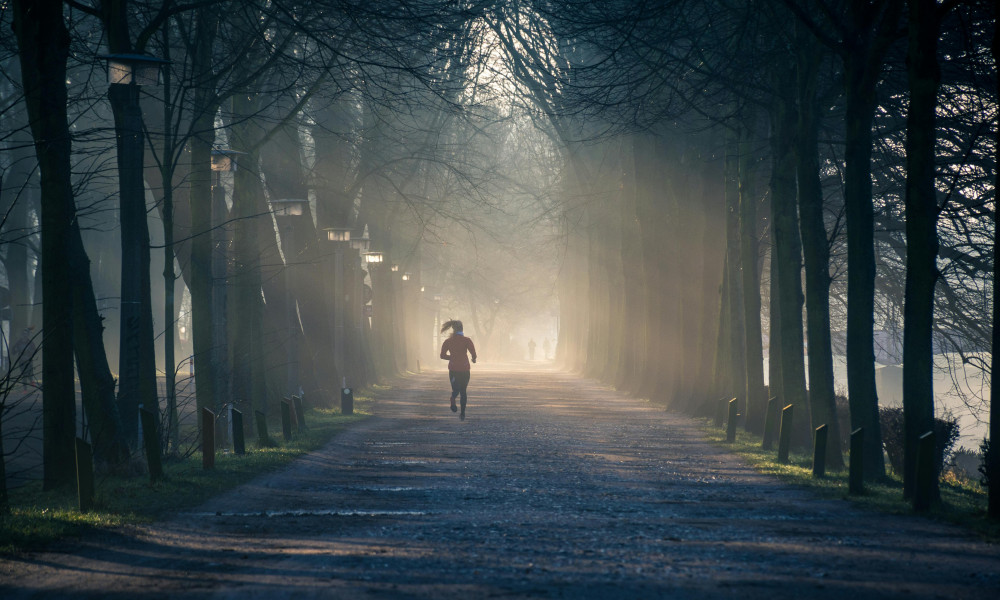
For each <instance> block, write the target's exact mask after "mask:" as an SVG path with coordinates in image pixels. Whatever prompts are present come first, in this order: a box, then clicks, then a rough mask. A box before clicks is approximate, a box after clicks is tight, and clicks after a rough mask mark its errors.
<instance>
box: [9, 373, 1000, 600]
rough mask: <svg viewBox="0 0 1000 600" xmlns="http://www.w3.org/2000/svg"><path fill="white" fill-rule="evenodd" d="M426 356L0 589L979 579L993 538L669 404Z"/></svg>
mask: <svg viewBox="0 0 1000 600" xmlns="http://www.w3.org/2000/svg"><path fill="white" fill-rule="evenodd" d="M469 391H470V400H469V412H468V417H467V419H466V420H465V421H460V420H459V419H458V416H457V415H456V414H455V413H452V412H451V411H450V409H449V405H448V384H447V376H446V374H445V373H443V372H436V373H425V374H423V375H419V376H412V377H409V378H406V379H403V380H401V381H399V382H398V383H397V386H396V387H395V388H394V390H393V391H392V392H391V393H388V394H386V397H384V398H382V399H380V400H379V401H378V402H377V403H376V406H375V412H376V417H375V418H372V419H369V420H367V421H365V422H363V423H361V424H359V425H358V426H356V427H354V428H353V429H351V430H350V431H348V432H345V433H343V434H341V435H339V436H338V437H336V438H335V439H333V440H332V441H331V443H330V444H328V445H327V446H326V447H325V448H323V449H322V450H321V451H319V452H316V453H314V454H311V455H309V456H306V457H304V458H302V459H300V460H298V461H296V462H295V463H293V464H292V465H291V466H289V467H288V468H287V469H285V470H283V471H280V472H277V473H273V474H269V475H266V476H263V477H260V478H258V479H257V480H255V481H253V482H251V483H249V484H247V485H245V486H242V487H240V488H238V489H236V490H234V491H232V492H230V493H227V494H225V495H223V496H219V497H217V498H215V499H213V500H212V501H210V502H208V503H207V504H205V505H204V506H202V507H200V508H198V509H197V510H194V511H190V512H185V513H179V514H177V515H175V516H174V517H173V518H171V519H170V520H167V521H163V522H160V523H157V524H155V525H152V526H148V527H138V528H130V529H126V530H121V531H116V532H113V533H109V534H106V535H100V536H98V537H96V538H93V539H88V540H86V541H85V542H82V543H73V544H72V545H67V547H65V548H59V549H53V550H52V551H49V552H44V553H36V554H31V555H28V556H24V557H20V558H18V559H7V560H0V598H4V599H13V598H30V597H59V598H62V597H95V598H97V597H100V598H175V597H179V596H184V597H196V598H233V599H236V598H239V599H241V600H242V599H247V600H249V599H253V598H273V597H285V598H435V599H438V598H462V599H470V598H493V597H496V598H529V597H530V598H611V599H616V598H621V599H632V598H658V597H661V598H740V599H751V598H769V599H771V598H792V597H795V598H838V599H840V598H855V597H872V598H876V597H877V598H894V597H898V598H907V599H915V598H976V599H977V600H980V599H982V598H995V597H1000V596H997V593H998V592H1000V548H998V547H997V546H996V545H991V544H986V543H983V542H981V541H978V539H977V538H976V537H975V536H973V535H971V534H969V533H968V532H966V531H963V530H961V529H958V528H954V527H950V526H947V525H943V524H940V523H937V522H934V521H931V520H928V519H922V518H915V517H910V516H899V515H885V514H880V513H874V512H867V511H863V510H859V509H857V508H854V507H853V506H852V505H851V504H850V503H848V502H846V501H842V500H824V499H819V498H816V497H815V496H813V495H812V494H811V493H810V492H808V491H806V490H803V489H800V488H796V487H790V486H787V485H784V484H782V483H780V482H778V481H777V480H775V479H773V478H770V477H767V476H764V475H760V474H758V473H755V472H754V471H753V470H751V469H750V468H748V467H746V466H745V465H744V464H742V463H741V462H740V460H739V459H738V458H737V457H734V456H732V455H730V454H727V453H726V452H725V451H724V450H722V449H719V448H717V447H714V446H712V445H709V444H707V443H705V442H704V441H702V439H701V435H700V432H699V429H698V427H697V426H696V425H695V424H694V423H692V422H691V421H690V420H688V419H687V418H685V417H682V416H678V415H676V414H672V413H668V412H664V411H663V410H661V409H658V408H655V407H653V406H651V405H649V404H646V403H644V402H642V401H639V400H635V399H632V398H629V397H627V396H625V395H623V394H620V393H617V392H615V391H613V390H611V389H609V388H606V387H604V386H601V385H599V384H596V383H595V382H593V381H590V380H585V379H580V378H578V377H574V376H572V375H569V374H565V373H560V372H556V371H546V370H542V369H535V370H529V371H520V372H518V371H509V370H508V371H505V370H500V369H490V368H488V367H487V368H478V367H476V368H475V370H474V371H473V376H472V383H471V384H470V386H469Z"/></svg>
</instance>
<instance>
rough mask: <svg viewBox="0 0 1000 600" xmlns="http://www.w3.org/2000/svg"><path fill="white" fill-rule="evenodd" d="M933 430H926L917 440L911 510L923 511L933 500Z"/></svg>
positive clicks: (934, 475)
mask: <svg viewBox="0 0 1000 600" xmlns="http://www.w3.org/2000/svg"><path fill="white" fill-rule="evenodd" d="M934 437H935V436H934V432H933V431H928V432H927V433H925V434H923V435H922V436H920V438H918V441H917V479H916V487H915V488H914V490H913V510H915V511H918V512H924V511H928V510H930V509H931V502H933V500H934V494H933V489H934V478H935V477H937V473H935V471H936V470H937V469H936V468H935V467H936V465H935V464H934Z"/></svg>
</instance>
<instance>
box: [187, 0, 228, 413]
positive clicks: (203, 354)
mask: <svg viewBox="0 0 1000 600" xmlns="http://www.w3.org/2000/svg"><path fill="white" fill-rule="evenodd" d="M196 21H197V22H196V23H195V40H194V45H195V50H194V78H195V81H196V82H197V81H201V80H206V81H207V80H208V79H209V78H210V77H211V73H212V69H211V66H210V60H211V47H212V38H213V36H214V33H215V27H216V24H217V23H218V16H217V14H216V12H215V9H214V8H213V7H208V8H200V9H198V12H197V15H196ZM207 85H208V84H207V83H206V82H204V81H203V82H202V83H201V84H200V85H197V84H196V87H195V94H194V108H193V111H194V119H193V125H192V131H193V132H194V134H193V135H192V137H191V139H190V141H189V142H188V144H189V150H190V157H189V158H190V165H191V167H190V174H189V177H190V179H189V182H190V189H191V192H190V196H189V201H190V213H191V268H190V273H191V280H190V284H189V288H190V290H191V328H192V330H193V331H192V332H191V337H192V342H193V345H194V359H193V360H194V379H195V392H196V394H197V408H198V414H199V415H201V414H202V412H201V411H202V409H204V408H207V409H209V410H212V411H215V412H216V414H218V411H219V407H218V405H219V404H220V398H219V397H217V394H218V393H219V392H221V390H216V381H217V379H218V377H217V375H216V369H218V368H219V365H216V364H215V362H214V361H213V360H212V359H213V331H214V326H213V321H214V315H213V313H212V308H213V303H212V291H213V276H214V274H213V273H212V225H213V223H212V171H211V160H212V146H213V144H214V143H215V114H216V111H217V109H218V98H217V97H216V96H215V93H214V89H211V88H209V87H206V86H207ZM199 418H200V417H199ZM200 426H201V424H200V423H199V427H200Z"/></svg>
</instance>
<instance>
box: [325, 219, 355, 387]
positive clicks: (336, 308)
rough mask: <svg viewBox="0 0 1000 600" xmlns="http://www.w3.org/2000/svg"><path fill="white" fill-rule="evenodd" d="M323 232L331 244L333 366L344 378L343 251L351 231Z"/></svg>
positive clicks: (348, 242) (328, 230) (344, 292)
mask: <svg viewBox="0 0 1000 600" xmlns="http://www.w3.org/2000/svg"><path fill="white" fill-rule="evenodd" d="M324 231H326V239H327V240H328V241H330V242H333V366H334V368H335V369H336V371H337V373H339V374H340V375H341V376H344V377H346V374H347V368H346V367H347V365H346V364H345V361H344V335H345V333H346V332H345V329H344V312H345V310H344V307H345V306H346V305H347V294H346V290H345V289H344V249H345V248H346V247H348V246H349V245H350V242H351V230H350V228H348V227H331V228H329V229H325V230H324ZM351 385H353V386H355V387H357V382H352V383H351ZM345 387H346V386H345Z"/></svg>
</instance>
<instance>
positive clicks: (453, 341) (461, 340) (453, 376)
mask: <svg viewBox="0 0 1000 600" xmlns="http://www.w3.org/2000/svg"><path fill="white" fill-rule="evenodd" d="M449 329H451V330H452V331H453V333H452V334H451V336H449V337H448V339H446V340H445V341H444V343H443V344H441V358H443V359H444V360H447V361H448V378H449V379H450V380H451V412H457V411H458V407H457V406H455V397H457V396H458V395H459V394H461V395H462V412H461V414H460V415H459V416H458V417H459V418H460V419H462V420H463V421H464V420H465V404H466V402H467V401H468V399H469V396H468V395H467V394H466V391H465V390H466V388H467V387H468V386H469V377H470V376H471V375H472V373H471V371H472V366H471V365H470V364H469V357H468V356H467V353H468V354H471V355H472V362H476V345H475V344H473V343H472V340H471V339H469V338H467V337H465V333H464V331H463V328H462V322H461V321H448V322H447V323H445V324H444V326H443V327H441V333H444V332H445V331H448V330H449Z"/></svg>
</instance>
